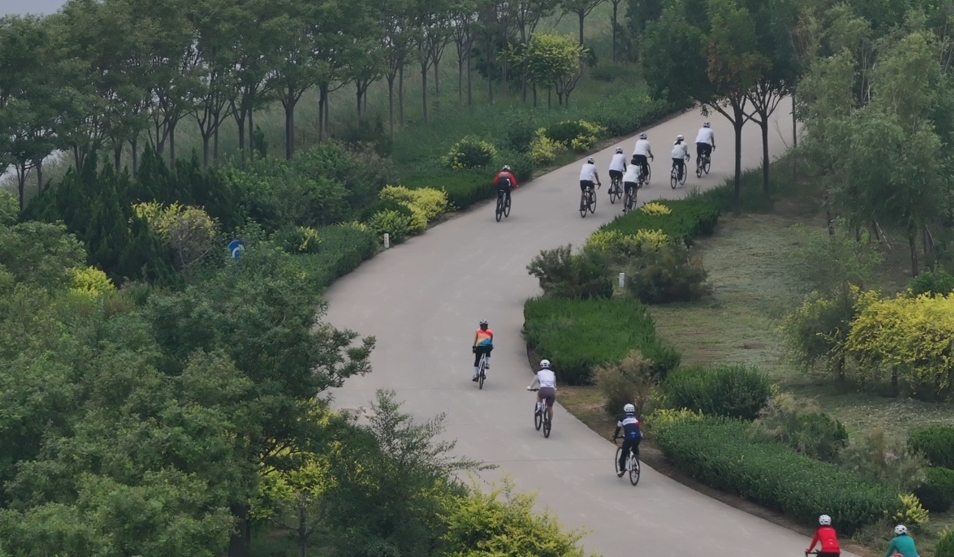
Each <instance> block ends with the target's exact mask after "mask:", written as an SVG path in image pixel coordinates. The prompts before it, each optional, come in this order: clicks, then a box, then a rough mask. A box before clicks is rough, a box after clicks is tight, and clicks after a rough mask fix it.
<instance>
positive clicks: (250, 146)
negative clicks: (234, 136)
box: [248, 105, 255, 156]
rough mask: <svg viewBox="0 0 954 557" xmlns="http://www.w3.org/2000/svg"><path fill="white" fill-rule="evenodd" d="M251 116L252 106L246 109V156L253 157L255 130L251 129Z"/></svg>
mask: <svg viewBox="0 0 954 557" xmlns="http://www.w3.org/2000/svg"><path fill="white" fill-rule="evenodd" d="M252 116H253V109H252V106H251V105H249V107H248V154H249V155H250V156H254V152H255V143H254V142H255V128H253V127H252Z"/></svg>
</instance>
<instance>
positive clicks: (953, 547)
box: [934, 528, 954, 557]
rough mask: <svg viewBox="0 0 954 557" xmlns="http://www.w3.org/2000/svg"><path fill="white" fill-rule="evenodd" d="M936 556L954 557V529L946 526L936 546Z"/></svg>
mask: <svg viewBox="0 0 954 557" xmlns="http://www.w3.org/2000/svg"><path fill="white" fill-rule="evenodd" d="M934 557H954V530H952V529H950V528H946V529H945V530H944V532H942V533H941V539H940V540H938V542H937V545H936V546H934Z"/></svg>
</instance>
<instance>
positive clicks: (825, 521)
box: [818, 514, 831, 526]
mask: <svg viewBox="0 0 954 557" xmlns="http://www.w3.org/2000/svg"><path fill="white" fill-rule="evenodd" d="M818 523H819V524H821V525H822V526H831V517H830V516H828V515H827V514H823V515H821V516H819V517H818Z"/></svg>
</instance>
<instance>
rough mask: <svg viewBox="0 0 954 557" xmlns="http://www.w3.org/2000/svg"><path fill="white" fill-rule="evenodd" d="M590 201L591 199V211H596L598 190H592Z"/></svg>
mask: <svg viewBox="0 0 954 557" xmlns="http://www.w3.org/2000/svg"><path fill="white" fill-rule="evenodd" d="M589 201H590V203H589V205H590V212H591V213H595V212H596V192H595V191H593V190H592V189H591V190H590V194H589Z"/></svg>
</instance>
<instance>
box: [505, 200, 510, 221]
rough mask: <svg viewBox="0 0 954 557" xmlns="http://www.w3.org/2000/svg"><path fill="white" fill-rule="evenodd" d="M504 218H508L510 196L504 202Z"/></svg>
mask: <svg viewBox="0 0 954 557" xmlns="http://www.w3.org/2000/svg"><path fill="white" fill-rule="evenodd" d="M504 216H505V217H509V216H510V196H509V195H508V196H507V200H506V201H504Z"/></svg>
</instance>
